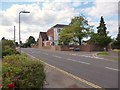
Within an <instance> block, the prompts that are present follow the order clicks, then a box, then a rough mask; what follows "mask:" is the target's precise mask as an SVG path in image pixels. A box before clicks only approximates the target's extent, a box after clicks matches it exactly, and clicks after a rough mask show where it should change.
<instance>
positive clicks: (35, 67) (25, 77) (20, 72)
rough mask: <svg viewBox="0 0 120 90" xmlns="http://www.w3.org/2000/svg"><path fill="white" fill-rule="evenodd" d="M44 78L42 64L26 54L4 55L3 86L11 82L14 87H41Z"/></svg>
mask: <svg viewBox="0 0 120 90" xmlns="http://www.w3.org/2000/svg"><path fill="white" fill-rule="evenodd" d="M44 80H45V72H44V65H43V63H41V62H40V61H38V60H32V59H30V58H28V57H27V56H26V55H10V56H5V57H4V60H3V88H9V86H10V85H11V84H12V85H14V88H42V86H43V85H44ZM9 84H10V85H9ZM8 85H9V86H8Z"/></svg>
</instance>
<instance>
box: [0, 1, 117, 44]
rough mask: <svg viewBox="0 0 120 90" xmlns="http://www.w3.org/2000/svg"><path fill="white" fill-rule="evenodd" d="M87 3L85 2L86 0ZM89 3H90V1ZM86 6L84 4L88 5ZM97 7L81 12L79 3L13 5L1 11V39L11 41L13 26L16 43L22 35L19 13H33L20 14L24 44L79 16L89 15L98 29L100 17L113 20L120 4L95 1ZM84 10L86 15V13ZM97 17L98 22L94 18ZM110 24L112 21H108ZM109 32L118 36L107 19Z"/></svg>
mask: <svg viewBox="0 0 120 90" xmlns="http://www.w3.org/2000/svg"><path fill="white" fill-rule="evenodd" d="M83 1H85V0H83ZM87 3H88V2H87ZM87 3H84V4H87ZM93 3H94V5H93V6H92V7H89V8H84V9H81V5H82V4H81V1H80V0H76V1H73V0H65V1H64V0H52V1H51V0H47V1H43V0H38V2H35V3H31V4H13V5H12V6H11V7H10V8H8V9H6V10H3V11H0V17H2V19H1V18H0V20H2V23H1V25H0V29H1V33H0V38H2V37H6V38H8V39H13V31H9V30H13V27H14V25H15V26H16V40H17V41H18V35H19V31H18V30H19V26H18V19H19V17H18V16H19V12H20V11H23V10H25V11H30V13H27V14H24V13H21V14H20V16H21V39H22V40H23V42H25V41H26V39H27V38H28V37H29V36H30V35H33V36H34V37H35V38H38V36H39V32H40V31H47V30H48V28H50V27H52V26H53V25H55V24H57V23H64V24H69V22H70V19H71V18H72V17H73V16H76V15H78V14H80V13H81V12H82V13H84V12H85V13H86V14H88V15H87V18H88V20H89V23H90V24H91V25H94V26H95V27H97V26H98V25H99V18H100V16H101V15H103V16H105V17H108V16H109V17H111V16H114V15H115V14H117V6H116V5H117V3H116V2H103V0H101V2H100V0H96V1H95V2H93ZM83 11H84V12H83ZM97 17H99V18H98V20H97V21H95V20H94V21H93V19H95V18H97ZM109 21H110V20H109ZM106 23H107V26H108V27H109V28H108V30H109V31H110V34H111V35H113V34H116V32H117V29H116V27H117V26H116V24H114V23H115V21H114V22H112V21H111V22H108V21H107V20H106Z"/></svg>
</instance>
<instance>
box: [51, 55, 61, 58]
mask: <svg viewBox="0 0 120 90" xmlns="http://www.w3.org/2000/svg"><path fill="white" fill-rule="evenodd" d="M52 56H53V57H56V58H62V57H60V56H56V55H52Z"/></svg>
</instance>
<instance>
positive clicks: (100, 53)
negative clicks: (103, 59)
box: [97, 52, 109, 56]
mask: <svg viewBox="0 0 120 90" xmlns="http://www.w3.org/2000/svg"><path fill="white" fill-rule="evenodd" d="M97 55H100V56H106V55H109V53H108V52H98V53H97Z"/></svg>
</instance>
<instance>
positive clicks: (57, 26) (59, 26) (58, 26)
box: [47, 24, 68, 32]
mask: <svg viewBox="0 0 120 90" xmlns="http://www.w3.org/2000/svg"><path fill="white" fill-rule="evenodd" d="M66 26H68V25H64V24H56V25H54V26H53V27H51V28H50V29H48V31H47V32H49V31H52V30H53V28H63V27H66Z"/></svg>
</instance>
